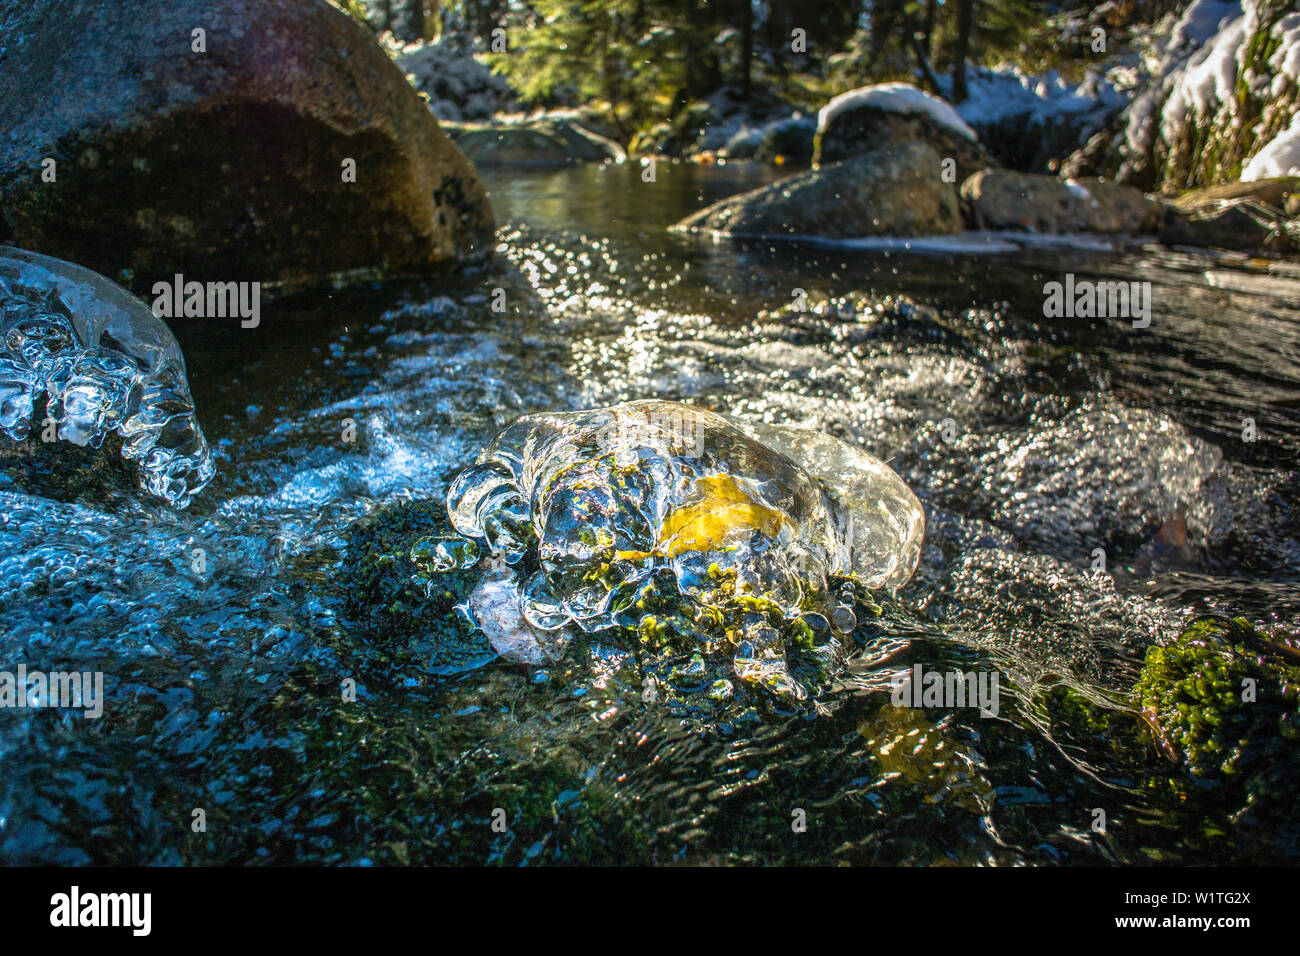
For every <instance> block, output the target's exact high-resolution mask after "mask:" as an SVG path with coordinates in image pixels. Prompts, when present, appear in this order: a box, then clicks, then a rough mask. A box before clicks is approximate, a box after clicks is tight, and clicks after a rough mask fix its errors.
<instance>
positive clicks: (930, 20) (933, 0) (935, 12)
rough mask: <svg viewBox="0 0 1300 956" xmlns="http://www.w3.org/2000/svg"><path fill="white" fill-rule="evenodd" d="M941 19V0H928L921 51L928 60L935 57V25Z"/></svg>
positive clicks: (922, 30)
mask: <svg viewBox="0 0 1300 956" xmlns="http://www.w3.org/2000/svg"><path fill="white" fill-rule="evenodd" d="M938 18H939V0H926V3H925V19H924V20H923V21H921V36H922V39H921V49H922V50H924V51H925V58H926V59H927V60H928V59H929V58H930V57H932V56H934V25H935V22H936V21H937V20H938Z"/></svg>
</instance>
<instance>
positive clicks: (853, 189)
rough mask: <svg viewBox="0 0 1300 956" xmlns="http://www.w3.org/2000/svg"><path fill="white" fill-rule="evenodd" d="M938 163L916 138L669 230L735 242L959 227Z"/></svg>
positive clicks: (952, 193)
mask: <svg viewBox="0 0 1300 956" xmlns="http://www.w3.org/2000/svg"><path fill="white" fill-rule="evenodd" d="M961 225H962V222H961V210H960V207H959V204H958V200H957V190H956V188H955V187H954V186H953V185H951V184H950V183H946V182H944V181H943V178H942V177H941V176H940V157H939V155H938V154H937V153H935V151H934V150H933V149H931V148H930V147H929V146H927V145H925V144H924V143H921V142H917V141H915V140H909V141H906V142H903V143H901V144H899V145H897V146H895V147H892V148H889V149H881V150H879V151H877V152H873V153H866V154H864V155H860V156H855V157H853V158H852V159H847V160H845V161H843V162H840V163H832V164H831V165H829V166H823V167H822V168H821V169H818V170H813V171H811V172H807V173H801V174H799V175H796V176H792V177H790V178H789V179H785V180H782V181H780V182H777V183H773V184H772V185H770V186H764V187H762V188H761V189H757V190H754V191H753V192H748V193H744V194H742V195H740V196H735V197H733V198H731V199H724V200H722V201H721V202H718V203H715V204H714V205H712V206H709V207H707V208H705V209H702V210H700V211H699V212H696V213H693V214H692V215H690V216H688V217H686V218H685V219H683V220H682V221H681V222H679V223H677V225H676V226H674V227H673V228H674V229H677V230H679V231H684V232H702V233H723V234H729V235H735V236H781V235H802V236H822V237H828V238H854V237H860V236H931V235H946V234H953V233H956V232H958V231H960V229H961Z"/></svg>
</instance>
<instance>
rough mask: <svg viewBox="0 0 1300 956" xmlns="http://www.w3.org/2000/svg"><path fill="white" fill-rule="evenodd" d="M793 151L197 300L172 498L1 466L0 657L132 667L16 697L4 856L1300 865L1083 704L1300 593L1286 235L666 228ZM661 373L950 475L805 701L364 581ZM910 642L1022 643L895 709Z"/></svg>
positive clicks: (1292, 316) (94, 473)
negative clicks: (549, 643) (919, 239)
mask: <svg viewBox="0 0 1300 956" xmlns="http://www.w3.org/2000/svg"><path fill="white" fill-rule="evenodd" d="M773 175H774V174H773V173H772V172H770V171H766V170H762V169H758V168H754V167H748V166H746V165H743V164H742V165H728V166H716V167H706V166H691V165H685V164H680V165H679V164H667V163H661V164H660V165H659V167H658V169H657V170H656V181H655V182H645V181H643V178H642V171H641V169H640V168H639V167H637V166H635V165H632V164H627V165H622V166H619V165H607V166H582V167H573V168H566V169H562V170H558V171H557V170H553V169H551V170H547V169H533V168H529V169H517V168H515V169H499V170H491V169H489V170H485V171H484V178H485V180H486V181H487V184H488V187H489V190H490V192H491V195H492V200H493V204H494V208H495V210H496V213H497V218H498V222H499V223H501V225H500V227H499V231H498V238H499V243H500V245H499V247H498V256H497V259H496V261H495V263H494V264H492V265H490V266H486V267H484V268H482V269H480V270H477V271H475V272H473V273H471V274H467V275H464V276H460V277H457V278H455V279H452V280H447V281H443V282H432V281H430V282H414V281H409V282H392V283H388V284H384V285H370V286H361V287H353V288H349V289H346V290H338V291H333V292H330V291H316V292H310V293H306V292H304V293H297V294H292V295H284V296H281V297H279V298H276V299H274V300H273V301H270V302H266V303H264V304H263V309H262V322H261V325H260V326H259V327H258V328H257V329H243V328H240V327H239V325H238V323H237V322H230V323H227V324H224V325H215V326H210V327H200V326H198V325H197V324H191V325H186V324H185V323H184V321H183V320H178V321H176V322H173V323H172V325H173V328H174V330H175V332H176V336H177V338H178V340H179V342H180V345H181V347H182V350H183V352H184V354H185V359H186V364H187V366H188V370H189V378H190V384H191V386H192V392H193V395H194V400H195V403H196V405H197V408H198V415H199V419H200V420H201V421H202V425H203V430H204V432H205V433H206V435H207V438H208V441H209V442H210V443H211V445H212V448H213V451H214V454H215V461H216V468H217V472H216V477H215V479H214V480H213V481H212V483H211V485H209V486H208V488H207V489H206V490H205V491H204V492H202V493H201V494H200V495H199V496H198V497H197V498H196V499H195V501H194V503H193V504H192V505H191V506H190V507H189V508H188V509H187V510H184V511H176V510H173V509H171V508H168V507H165V506H163V505H161V504H159V503H157V502H154V501H151V500H149V499H148V498H147V497H145V496H144V495H142V494H141V493H140V492H139V491H138V490H136V489H135V487H134V485H133V484H132V483H131V482H130V481H129V480H122V476H121V474H119V473H117V470H116V466H115V463H114V462H111V461H110V462H104V461H102V460H101V459H102V457H103V456H102V455H100V456H96V455H94V454H92V453H89V452H87V453H85V454H81V453H80V452H79V451H78V450H77V449H72V448H70V447H64V448H63V449H61V451H62V453H63V458H62V459H61V460H60V461H52V462H51V461H44V462H41V463H39V464H36V465H34V464H32V463H31V461H30V460H28V459H25V458H21V459H19V460H12V459H5V467H4V468H3V469H2V470H0V502H2V504H3V508H2V509H0V514H2V515H3V517H0V635H2V636H0V642H3V644H2V646H3V660H4V661H5V662H7V663H6V664H5V666H6V667H8V668H9V669H12V668H13V666H14V665H16V664H17V663H18V662H20V661H21V662H24V663H25V664H26V665H27V667H28V668H30V669H38V668H39V669H44V670H47V671H52V670H67V669H78V670H87V671H102V672H103V673H104V676H105V695H106V700H105V702H104V714H103V716H102V717H101V718H100V719H97V720H86V719H84V718H83V717H82V716H81V714H80V713H75V712H74V713H69V712H57V711H51V710H14V711H11V712H9V713H8V714H6V719H5V721H4V722H3V723H0V762H2V763H3V767H4V772H3V775H2V777H0V847H2V849H0V854H2V855H3V858H4V859H5V860H7V861H9V862H11V863H58V864H67V863H94V864H125V863H133V864H166V863H224V864H236V863H249V862H252V863H266V864H275V863H281V864H288V863H330V864H349V865H357V864H360V865H365V864H388V863H503V864H520V863H672V862H683V863H707V862H723V863H763V864H770V863H815V864H820V863H841V862H843V863H872V864H916V865H934V864H951V863H955V864H998V865H1014V864H1115V863H1138V864H1179V863H1201V862H1205V861H1207V860H1213V861H1215V862H1221V863H1230V862H1237V863H1265V862H1280V861H1284V860H1288V859H1290V858H1291V857H1290V856H1289V855H1288V854H1293V853H1294V852H1295V850H1294V847H1291V848H1290V849H1288V847H1287V846H1285V845H1283V842H1282V841H1280V840H1279V839H1277V837H1276V835H1275V834H1272V833H1270V832H1267V831H1266V830H1261V829H1260V828H1258V827H1254V828H1252V827H1250V826H1247V825H1239V824H1238V823H1237V822H1236V821H1234V820H1233V819H1231V817H1230V814H1229V813H1228V811H1227V810H1225V809H1224V808H1223V807H1221V806H1220V805H1219V804H1218V803H1217V802H1215V800H1214V799H1213V795H1209V796H1207V797H1206V798H1205V799H1204V800H1201V799H1199V798H1198V797H1197V796H1196V795H1193V797H1192V798H1191V799H1188V800H1184V801H1171V800H1167V799H1162V798H1159V797H1153V796H1151V794H1152V790H1151V787H1150V784H1151V782H1152V781H1154V780H1159V779H1160V778H1162V777H1168V776H1169V774H1170V768H1169V765H1168V764H1167V763H1165V764H1162V763H1161V761H1160V760H1159V759H1158V758H1156V757H1155V756H1153V757H1152V759H1151V760H1149V761H1148V762H1146V763H1144V764H1142V765H1141V766H1140V767H1138V768H1137V769H1135V767H1134V766H1133V765H1132V764H1131V763H1126V762H1123V761H1119V760H1116V759H1114V758H1113V755H1112V754H1110V753H1109V752H1108V751H1107V749H1106V747H1104V746H1099V745H1098V743H1097V742H1096V741H1094V740H1089V739H1087V738H1086V737H1084V736H1081V735H1080V734H1079V733H1077V731H1076V730H1075V729H1074V728H1073V727H1071V726H1069V725H1067V724H1065V723H1063V722H1062V720H1061V718H1060V715H1059V713H1057V708H1056V704H1057V703H1059V700H1060V695H1061V694H1063V693H1065V694H1074V695H1081V696H1082V697H1083V698H1086V699H1088V700H1091V701H1093V702H1096V703H1100V704H1102V705H1105V706H1117V705H1118V704H1119V703H1121V701H1122V696H1123V694H1124V693H1126V692H1127V689H1128V688H1129V687H1131V686H1132V684H1133V681H1134V679H1135V677H1136V675H1137V672H1138V669H1139V668H1140V667H1141V664H1142V659H1143V654H1144V652H1145V650H1146V648H1147V647H1148V646H1150V645H1152V644H1153V643H1163V642H1167V641H1170V640H1172V639H1174V638H1175V637H1176V636H1177V635H1178V634H1179V632H1180V631H1181V630H1182V628H1183V627H1184V626H1185V625H1186V624H1187V623H1189V622H1190V621H1192V620H1193V619H1194V618H1196V617H1197V616H1199V615H1202V614H1207V613H1213V614H1221V615H1228V616H1245V617H1247V618H1250V619H1251V620H1252V621H1256V622H1259V623H1264V624H1271V623H1280V624H1283V625H1287V626H1290V627H1292V628H1295V627H1296V626H1297V625H1300V513H1298V512H1297V502H1300V488H1298V487H1297V478H1296V472H1295V464H1296V461H1297V458H1298V457H1300V268H1298V267H1296V266H1295V265H1287V264H1281V263H1273V264H1271V265H1270V264H1269V263H1267V262H1261V261H1252V260H1246V259H1244V258H1242V257H1239V256H1233V257H1226V256H1220V257H1215V256H1210V255H1207V254H1205V253H1201V252H1196V253H1190V252H1184V251H1178V250H1170V249H1166V248H1161V247H1157V246H1141V245H1130V246H1127V247H1125V248H1116V249H1107V248H1105V247H1103V246H1101V245H1099V244H1093V245H1091V246H1085V247H1077V246H1076V247H1067V246H1036V247H1026V248H1019V249H1016V250H1014V251H1001V252H987V253H983V254H966V255H954V254H952V253H950V252H949V253H945V252H925V251H918V250H908V249H905V248H902V247H898V248H893V249H889V248H883V249H850V248H842V247H835V246H829V245H815V246H814V245H799V244H795V243H790V242H773V243H765V242H757V241H755V242H748V243H729V242H721V241H713V240H697V239H690V238H687V237H682V236H677V235H672V234H669V233H667V232H666V231H665V227H666V226H668V225H669V224H671V223H672V222H674V221H676V220H677V219H679V218H681V217H682V216H683V215H685V214H687V213H689V212H691V211H693V210H695V209H698V208H700V207H701V206H703V205H705V204H707V203H708V202H712V201H714V200H715V199H717V198H720V197H723V196H726V195H730V194H732V193H735V192H739V191H741V190H743V189H749V188H753V187H754V186H757V185H760V184H762V183H763V182H766V181H769V180H770V179H772V178H773ZM1066 273H1070V274H1073V275H1074V276H1075V277H1076V279H1078V280H1094V281H1108V280H1118V281H1125V282H1150V283H1151V322H1150V325H1149V326H1148V327H1146V328H1134V327H1133V323H1132V322H1131V321H1129V320H1127V319H1120V318H1048V317H1046V316H1045V315H1044V309H1043V304H1044V285H1045V283H1048V282H1052V281H1062V280H1063V277H1064V275H1065V274H1066ZM797 290H802V291H803V293H804V296H803V297H804V299H805V300H806V307H804V308H797V307H795V306H794V305H792V304H793V303H794V302H795V299H796V297H797V296H798V294H799V293H798V291H797ZM645 398H659V399H667V400H672V401H678V402H686V403H690V404H695V405H701V406H704V407H707V408H710V409H713V410H716V411H720V412H725V413H728V414H732V415H737V416H741V417H745V418H751V419H755V420H761V421H766V422H772V423H786V424H794V425H803V426H808V427H812V428H816V429H819V430H823V431H826V432H829V433H830V434H832V435H835V436H837V437H839V438H841V439H844V440H845V441H848V442H850V443H854V444H857V445H860V446H861V447H863V448H864V449H865V450H867V451H869V452H870V453H871V454H873V455H875V456H877V457H878V458H880V459H882V460H884V461H886V462H888V463H889V464H890V465H891V467H893V468H894V470H895V471H897V472H898V474H899V475H900V476H901V477H902V478H903V480H904V481H905V482H906V483H907V485H908V486H909V487H910V488H912V489H913V491H914V492H915V493H916V495H917V497H918V498H919V499H920V500H921V502H922V504H923V505H924V507H925V511H926V539H925V546H924V549H923V551H922V555H921V560H920V567H919V568H918V570H917V572H916V574H915V576H914V577H913V578H912V580H911V581H910V582H909V583H908V584H907V585H906V586H905V587H903V588H902V589H900V590H899V591H898V592H897V594H896V595H893V596H889V597H888V598H886V599H884V600H882V604H883V606H884V612H883V614H882V615H881V617H880V618H878V619H877V620H875V621H874V622H872V623H870V624H869V625H868V626H866V627H865V628H863V629H862V630H861V632H860V633H861V640H862V647H861V648H860V649H859V650H858V652H857V653H856V654H855V655H854V656H853V657H852V658H851V660H850V662H849V664H848V666H847V668H846V669H845V670H844V671H843V672H842V673H841V674H840V675H839V676H838V678H837V679H836V681H835V683H834V685H833V686H832V687H831V688H830V689H829V690H828V691H827V692H825V693H823V694H821V695H820V699H819V700H818V706H817V707H816V708H815V709H812V710H808V709H793V708H791V709H788V710H785V709H782V708H781V707H775V708H773V709H771V710H770V711H768V712H763V713H758V712H755V711H754V710H752V709H748V710H739V709H737V710H736V712H734V713H733V712H729V711H727V710H725V709H723V710H721V711H710V712H701V711H699V710H697V709H695V708H693V707H691V706H690V705H689V703H683V702H681V701H674V700H653V699H647V698H646V695H645V694H644V693H643V687H642V682H641V680H640V676H639V675H638V674H637V673H636V667H635V662H634V661H632V660H631V659H630V655H629V653H628V651H627V649H626V648H621V647H618V646H617V645H616V644H614V643H610V642H604V641H602V640H599V639H597V638H595V637H591V638H584V639H582V640H577V641H575V642H574V643H573V645H572V646H571V647H570V648H569V649H568V651H567V653H566V654H565V656H564V657H563V659H562V660H560V661H559V662H556V663H555V664H553V665H551V666H546V667H537V666H526V665H521V664H518V663H512V662H508V661H505V660H503V659H497V658H495V657H494V655H493V653H492V652H491V649H490V646H489V645H488V644H487V642H486V641H484V640H483V639H482V636H481V635H476V634H475V633H473V632H471V631H470V630H469V628H468V627H467V626H465V625H464V624H463V623H462V622H461V618H460V616H459V614H458V612H456V611H455V610H454V607H453V606H454V604H456V603H459V602H461V601H463V600H464V597H465V595H464V594H460V593H457V594H454V595H451V596H445V599H443V600H441V603H439V602H434V604H433V605H432V606H431V607H430V608H426V609H425V610H424V611H420V610H419V608H418V607H415V608H413V607H412V605H411V602H410V600H409V593H408V597H407V598H405V599H402V600H398V599H396V598H394V600H393V602H392V604H391V606H387V605H382V604H381V603H376V602H375V600H374V599H373V593H374V592H373V590H372V589H381V590H382V589H383V588H388V589H389V590H390V591H392V592H393V593H397V592H398V591H400V590H401V587H402V582H400V581H396V580H395V575H390V576H389V577H388V578H386V577H384V575H385V574H386V573H387V572H386V571H385V570H384V569H383V568H382V567H381V568H380V569H379V570H373V568H372V572H371V573H372V576H371V578H368V579H367V583H366V585H365V586H364V587H362V586H360V585H358V583H357V579H356V577H355V575H356V573H357V567H358V565H359V564H363V563H364V562H365V560H366V558H367V556H368V555H369V554H370V553H371V552H372V551H373V546H374V545H375V543H376V542H377V541H382V540H383V539H382V537H381V538H373V537H371V538H367V537H365V536H358V533H357V529H358V528H363V527H368V525H367V524H366V522H368V521H370V522H373V521H374V520H375V518H376V516H382V515H389V516H393V515H395V516H398V525H397V526H398V528H399V531H400V534H399V537H401V536H402V535H405V537H404V538H403V540H406V541H407V546H408V547H409V541H410V540H413V539H414V537H416V536H417V535H418V534H421V533H424V534H427V533H431V532H432V531H435V530H439V529H438V528H436V527H435V526H436V525H437V523H438V521H439V520H440V518H439V512H440V510H441V509H442V501H443V498H444V496H445V494H446V491H447V487H448V485H449V483H450V482H451V480H452V479H453V478H454V477H455V476H456V474H457V473H458V472H459V471H460V470H461V469H463V468H464V467H465V466H467V465H468V464H470V463H471V462H472V461H473V459H474V456H475V455H476V454H477V453H478V451H479V449H480V448H482V447H483V446H484V445H486V444H487V443H488V442H490V441H491V440H492V438H493V436H495V435H496V434H497V433H498V432H499V431H500V430H501V429H502V428H504V427H505V426H506V425H508V424H509V423H510V422H511V421H513V420H514V419H515V418H516V417H518V416H520V415H524V414H529V413H535V412H543V411H561V410H572V409H581V408H591V407H595V406H601V405H608V404H612V403H616V402H622V401H630V400H634V399H645ZM1248 426H1249V427H1248ZM1247 438H1251V439H1253V440H1247ZM74 453H75V454H74ZM441 520H442V521H443V527H442V529H441V530H443V531H444V532H445V512H444V513H443V514H442V515H441ZM398 550H399V551H400V548H398ZM1099 556H1100V557H1099ZM1099 562H1100V563H1101V565H1100V566H1099ZM399 570H400V568H399ZM466 582H468V583H470V584H472V578H466V579H465V580H464V581H460V580H457V581H456V582H455V584H456V586H457V587H459V586H461V585H464V584H466ZM917 664H921V665H922V666H924V667H926V668H931V669H953V668H966V669H976V670H996V671H997V672H998V673H999V674H1000V676H1001V683H1000V687H1001V705H1000V708H999V710H998V712H997V714H996V716H980V714H979V712H978V711H977V710H974V709H960V708H956V709H952V708H950V709H942V708H940V709H937V710H936V709H926V710H918V709H910V708H896V707H892V706H891V704H890V686H891V681H892V680H893V679H894V678H895V677H896V676H897V675H898V674H900V673H902V672H905V671H908V670H909V669H911V668H912V667H913V666H914V665H917ZM350 695H352V696H354V697H355V699H352V696H350ZM1098 808H1100V809H1103V810H1104V815H1105V819H1106V826H1105V828H1104V832H1098V831H1097V830H1096V829H1095V828H1094V827H1093V826H1092V824H1093V822H1094V820H1095V819H1096V815H1095V812H1094V811H1095V810H1097V809H1098ZM494 822H495V823H497V824H498V825H496V826H494ZM800 824H802V825H800Z"/></svg>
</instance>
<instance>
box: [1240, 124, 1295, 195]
mask: <svg viewBox="0 0 1300 956" xmlns="http://www.w3.org/2000/svg"><path fill="white" fill-rule="evenodd" d="M1276 176H1300V116H1296V117H1295V118H1294V119H1292V120H1291V125H1289V126H1288V127H1287V128H1286V129H1284V130H1282V132H1280V133H1279V134H1278V135H1277V136H1276V138H1274V139H1273V140H1272V141H1271V142H1269V143H1268V144H1267V145H1266V146H1265V147H1264V148H1263V149H1261V150H1260V151H1259V152H1258V153H1256V154H1255V156H1254V158H1252V159H1251V160H1250V162H1248V163H1247V164H1246V167H1245V168H1244V169H1243V170H1242V171H1241V178H1242V180H1243V181H1245V182H1254V181H1255V180H1258V179H1272V178H1274V177H1276Z"/></svg>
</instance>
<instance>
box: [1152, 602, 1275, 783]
mask: <svg viewBox="0 0 1300 956" xmlns="http://www.w3.org/2000/svg"><path fill="white" fill-rule="evenodd" d="M1288 652H1289V653H1288ZM1297 657H1298V656H1297V655H1296V652H1295V651H1294V650H1292V649H1291V648H1288V647H1286V646H1285V645H1280V644H1277V643H1275V642H1273V641H1271V640H1269V639H1268V638H1266V637H1264V636H1263V635H1261V634H1260V633H1259V632H1258V631H1256V630H1255V629H1254V628H1253V627H1252V626H1251V625H1250V623H1249V622H1247V621H1246V620H1245V619H1243V618H1237V619H1235V620H1231V621H1224V620H1222V619H1206V620H1203V621H1198V622H1197V623H1195V624H1193V625H1192V626H1191V627H1189V628H1188V629H1187V630H1186V631H1185V632H1184V633H1183V634H1182V636H1180V637H1179V639H1178V640H1177V641H1175V642H1174V643H1173V644H1171V645H1169V646H1167V647H1153V648H1151V649H1150V650H1149V651H1148V652H1147V657H1146V664H1145V665H1144V666H1143V668H1142V675H1141V677H1140V678H1139V680H1138V682H1137V685H1136V686H1135V687H1134V689H1133V699H1134V702H1135V703H1136V704H1137V705H1138V706H1140V707H1141V708H1142V711H1143V713H1144V714H1145V715H1146V716H1147V718H1148V720H1149V721H1150V723H1151V725H1152V727H1153V729H1154V730H1155V731H1156V734H1157V737H1158V741H1159V743H1160V745H1161V746H1162V748H1164V749H1165V750H1166V752H1168V753H1169V754H1170V755H1171V756H1173V757H1175V758H1176V759H1177V760H1179V761H1180V762H1181V763H1182V765H1183V766H1184V767H1185V769H1186V770H1187V772H1188V773H1190V774H1192V775H1193V776H1194V777H1198V778H1201V779H1205V780H1213V781H1223V782H1229V781H1230V782H1234V783H1240V784H1241V785H1242V786H1244V787H1245V789H1246V790H1247V792H1248V793H1251V794H1253V793H1257V792H1258V791H1259V790H1260V789H1261V787H1262V786H1263V785H1264V784H1265V783H1267V781H1269V780H1272V779H1276V778H1278V777H1279V774H1286V775H1289V777H1290V779H1291V780H1293V781H1294V780H1296V779H1300V760H1298V759H1297V751H1296V746H1295V744H1296V741H1297V738H1300V728H1297V724H1296V704H1297V695H1298V694H1300V666H1297V663H1296V660H1297Z"/></svg>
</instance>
